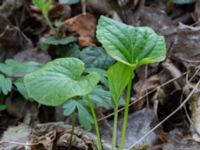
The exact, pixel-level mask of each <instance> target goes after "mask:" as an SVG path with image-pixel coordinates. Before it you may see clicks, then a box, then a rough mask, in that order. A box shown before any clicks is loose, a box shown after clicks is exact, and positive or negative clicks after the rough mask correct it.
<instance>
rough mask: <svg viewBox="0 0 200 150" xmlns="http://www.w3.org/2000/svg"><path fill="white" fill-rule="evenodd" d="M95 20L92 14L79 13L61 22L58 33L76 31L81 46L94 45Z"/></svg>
mask: <svg viewBox="0 0 200 150" xmlns="http://www.w3.org/2000/svg"><path fill="white" fill-rule="evenodd" d="M96 22H97V20H96V18H95V17H94V16H93V15H92V14H89V13H87V14H81V15H78V16H75V17H73V18H71V19H68V20H66V21H65V22H63V24H62V26H61V28H60V33H65V31H69V32H74V33H77V34H78V35H79V40H78V42H79V45H80V46H81V47H86V46H95V30H96ZM67 36H69V35H67Z"/></svg>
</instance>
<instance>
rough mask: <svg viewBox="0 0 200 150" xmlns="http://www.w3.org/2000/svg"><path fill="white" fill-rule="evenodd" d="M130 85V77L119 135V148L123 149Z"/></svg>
mask: <svg viewBox="0 0 200 150" xmlns="http://www.w3.org/2000/svg"><path fill="white" fill-rule="evenodd" d="M131 85H132V80H131V79H130V81H129V84H128V90H127V93H126V103H125V110H124V120H123V126H122V137H121V143H120V148H119V149H120V150H123V148H124V143H125V138H126V126H127V121H128V109H129V102H130V97H131Z"/></svg>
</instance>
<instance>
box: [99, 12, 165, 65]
mask: <svg viewBox="0 0 200 150" xmlns="http://www.w3.org/2000/svg"><path fill="white" fill-rule="evenodd" d="M97 39H98V40H99V41H100V42H101V43H102V44H103V47H104V48H105V50H106V52H107V53H108V54H109V55H110V56H111V57H113V58H114V59H115V60H117V61H119V62H121V63H124V64H126V65H128V66H130V67H132V68H133V69H136V68H137V67H138V66H140V65H143V64H150V63H155V62H159V61H162V60H164V59H165V54H166V46H165V39H164V37H163V36H158V35H157V34H156V33H155V32H154V31H153V30H152V29H151V28H149V27H133V26H129V25H126V24H123V23H120V22H118V21H115V20H112V19H109V18H107V17H104V16H101V17H100V19H99V21H98V25H97Z"/></svg>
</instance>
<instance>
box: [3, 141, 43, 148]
mask: <svg viewBox="0 0 200 150" xmlns="http://www.w3.org/2000/svg"><path fill="white" fill-rule="evenodd" d="M3 143H10V144H16V145H23V146H24V147H25V146H34V145H38V144H40V143H32V144H29V143H28V142H27V143H20V142H15V141H5V140H3V141H0V144H3Z"/></svg>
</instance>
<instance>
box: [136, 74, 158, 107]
mask: <svg viewBox="0 0 200 150" xmlns="http://www.w3.org/2000/svg"><path fill="white" fill-rule="evenodd" d="M159 85H160V80H159V77H158V76H157V75H153V76H151V77H149V78H148V79H147V80H146V81H145V80H143V79H141V80H139V81H138V82H137V83H136V84H134V87H133V88H134V90H135V93H136V99H137V98H140V97H142V96H143V95H145V94H146V93H147V92H149V91H151V90H153V89H155V88H156V87H157V86H159ZM144 104H145V98H143V99H141V100H140V101H139V102H137V103H136V104H135V106H134V107H135V109H136V110H139V109H141V108H143V106H144Z"/></svg>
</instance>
